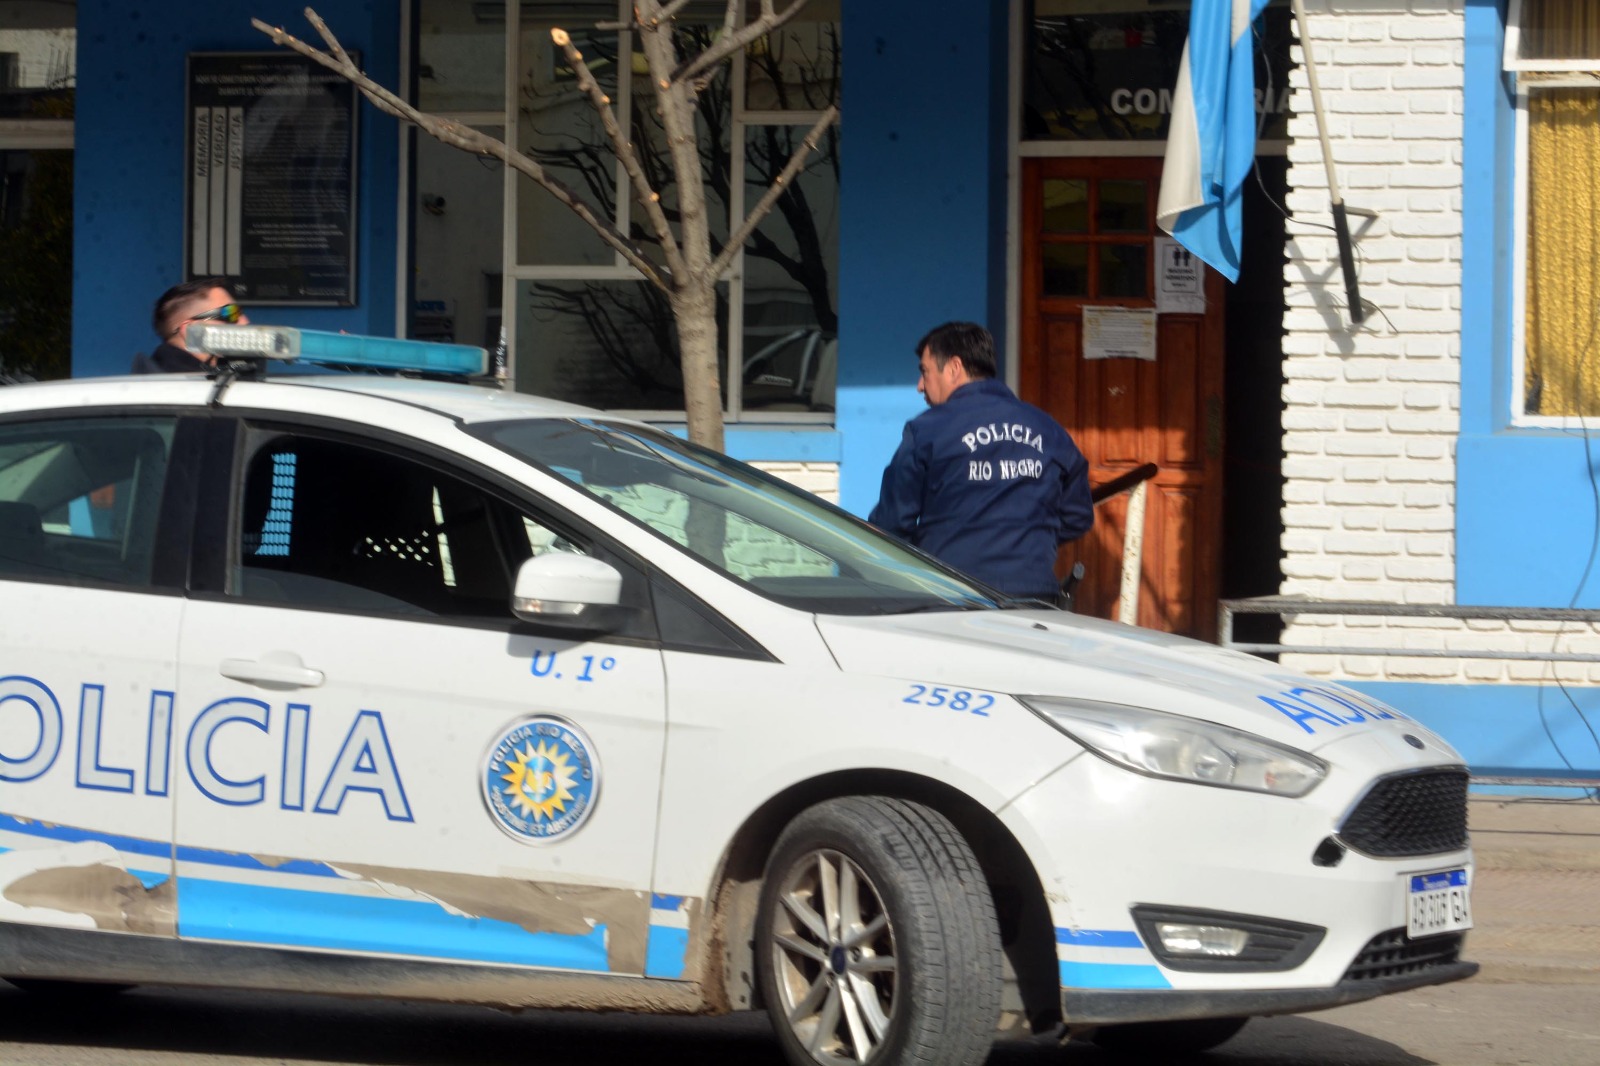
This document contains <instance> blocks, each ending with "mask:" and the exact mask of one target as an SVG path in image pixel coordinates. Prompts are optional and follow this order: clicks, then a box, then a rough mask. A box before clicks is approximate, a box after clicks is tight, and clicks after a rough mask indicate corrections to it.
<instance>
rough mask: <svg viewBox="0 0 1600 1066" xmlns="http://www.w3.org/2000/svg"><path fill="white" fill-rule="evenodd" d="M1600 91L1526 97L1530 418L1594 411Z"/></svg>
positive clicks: (1598, 337)
mask: <svg viewBox="0 0 1600 1066" xmlns="http://www.w3.org/2000/svg"><path fill="white" fill-rule="evenodd" d="M1597 228H1600V92H1597V91H1596V90H1594V89H1548V90H1540V91H1537V92H1534V93H1533V94H1531V95H1530V96H1529V98H1528V251H1527V272H1528V288H1527V307H1526V315H1525V325H1524V331H1525V332H1524V341H1525V347H1526V363H1525V366H1524V376H1523V385H1524V387H1525V389H1526V396H1527V404H1526V407H1527V413H1528V414H1541V415H1600V304H1597V302H1596V301H1597V299H1600V261H1597V259H1596V256H1597V254H1600V235H1597V233H1596V230H1597Z"/></svg>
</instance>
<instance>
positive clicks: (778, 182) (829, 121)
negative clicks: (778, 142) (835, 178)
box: [708, 107, 839, 280]
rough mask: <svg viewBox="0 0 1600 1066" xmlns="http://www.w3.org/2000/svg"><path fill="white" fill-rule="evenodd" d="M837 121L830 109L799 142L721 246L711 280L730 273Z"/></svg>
mask: <svg viewBox="0 0 1600 1066" xmlns="http://www.w3.org/2000/svg"><path fill="white" fill-rule="evenodd" d="M838 117H839V109H838V108H837V107H830V108H828V110H826V111H824V112H823V113H822V117H821V118H819V119H817V124H816V125H815V126H812V127H811V131H810V132H809V133H807V134H806V135H805V138H804V140H802V141H801V142H800V147H799V148H796V149H795V150H794V155H792V156H790V157H789V162H788V164H787V165H786V166H785V167H784V168H783V171H782V172H781V173H780V174H779V175H778V176H777V177H776V178H774V179H773V181H772V184H771V186H769V187H768V188H767V191H766V194H765V195H763V196H762V197H761V200H760V201H759V202H758V203H757V204H756V205H755V206H754V207H752V208H751V209H750V213H749V214H748V215H746V216H745V219H744V222H743V224H742V225H740V226H739V228H738V230H736V231H735V232H734V233H733V235H732V236H730V237H729V238H728V243H726V244H724V245H723V246H722V253H721V254H720V255H718V256H717V258H716V260H715V261H714V262H712V264H711V266H710V268H709V270H708V273H709V274H710V276H711V278H712V280H715V279H717V278H720V277H721V276H722V272H723V271H724V270H727V269H728V264H729V263H731V262H733V257H734V256H735V255H738V254H739V249H740V248H742V247H743V246H744V242H745V241H747V240H749V239H750V234H751V233H752V232H754V231H755V228H756V226H758V225H760V224H761V220H762V219H763V218H766V217H767V213H768V212H770V211H771V210H772V205H773V204H775V203H777V202H778V197H780V196H782V195H783V194H784V193H786V192H788V191H789V190H788V185H789V182H790V180H791V179H793V178H794V176H795V175H796V174H798V173H799V172H800V168H801V167H803V166H804V165H805V162H806V157H807V156H809V155H810V154H811V153H812V152H814V151H816V148H817V140H818V138H820V137H821V136H822V133H823V131H824V130H826V129H827V128H828V127H829V126H831V125H833V123H834V121H835V120H836V119H838Z"/></svg>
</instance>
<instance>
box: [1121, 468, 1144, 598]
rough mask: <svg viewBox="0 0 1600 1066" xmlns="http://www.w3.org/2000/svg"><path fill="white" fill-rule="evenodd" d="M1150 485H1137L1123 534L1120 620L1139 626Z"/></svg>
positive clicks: (1130, 498) (1142, 482) (1130, 502)
mask: <svg viewBox="0 0 1600 1066" xmlns="http://www.w3.org/2000/svg"><path fill="white" fill-rule="evenodd" d="M1149 487H1150V482H1148V481H1141V482H1139V484H1137V485H1135V486H1134V489H1133V495H1132V496H1130V497H1129V498H1128V515H1127V528H1126V529H1124V530H1123V532H1122V588H1121V590H1120V595H1119V596H1118V597H1117V621H1119V622H1123V623H1126V624H1127V625H1130V626H1135V625H1138V624H1139V572H1140V570H1141V569H1143V567H1142V565H1141V563H1142V559H1143V556H1144V497H1145V490H1146V489H1148V488H1149Z"/></svg>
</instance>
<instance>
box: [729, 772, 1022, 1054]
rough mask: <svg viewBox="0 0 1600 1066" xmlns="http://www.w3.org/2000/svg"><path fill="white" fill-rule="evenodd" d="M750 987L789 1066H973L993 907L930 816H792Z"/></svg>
mask: <svg viewBox="0 0 1600 1066" xmlns="http://www.w3.org/2000/svg"><path fill="white" fill-rule="evenodd" d="M755 946H756V973H757V981H758V983H759V985H760V989H761V994H762V997H763V1002H764V1003H765V1004H766V1007H767V1010H768V1013H769V1014H770V1015H771V1016H772V1023H773V1028H774V1029H775V1030H776V1031H777V1034H778V1040H779V1042H780V1043H781V1044H782V1045H783V1050H784V1053H785V1055H787V1057H788V1059H789V1061H790V1062H791V1063H794V1064H795V1066H813V1064H827V1066H837V1064H849V1063H863V1062H866V1061H868V1060H869V1059H870V1060H871V1062H872V1064H873V1066H978V1064H981V1063H982V1062H983V1061H984V1060H985V1059H986V1058H987V1057H988V1055H989V1050H990V1047H991V1045H992V1044H993V1041H994V1033H995V1026H996V1023H997V1021H998V1019H999V1013H1000V983H1001V966H1002V956H1001V951H1000V933H999V927H998V924H997V922H996V920H995V913H994V902H993V900H992V899H991V897H990V895H989V888H988V885H987V883H986V882H985V880H984V876H983V873H982V871H981V870H980V869H979V868H978V863H977V859H976V858H975V857H974V856H973V853H972V848H971V847H970V846H969V845H968V844H967V842H966V840H965V839H963V838H962V836H961V834H960V833H959V832H958V831H957V830H956V828H955V826H954V825H952V824H951V823H950V821H949V819H947V818H945V817H944V816H943V815H942V814H940V813H938V812H937V811H935V810H933V809H931V808H929V807H925V806H922V805H921V804H917V803H911V802H908V801H905V800H899V799H891V798H888V797H885V796H848V797H844V798H841V799H834V800H829V801H827V802H825V803H819V804H817V805H816V806H814V807H811V808H808V809H807V810H805V811H803V812H801V813H800V815H799V816H798V817H796V818H795V819H794V820H793V821H792V822H790V823H789V825H788V827H787V828H785V829H784V831H783V833H782V834H781V835H780V836H779V837H778V841H777V843H776V845H775V846H774V848H773V851H772V855H771V857H770V858H769V860H768V863H767V872H766V878H765V880H764V882H763V884H762V888H761V900H760V909H759V911H758V914H757V919H756V943H755Z"/></svg>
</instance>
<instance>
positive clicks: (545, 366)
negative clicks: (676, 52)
mask: <svg viewBox="0 0 1600 1066" xmlns="http://www.w3.org/2000/svg"><path fill="white" fill-rule="evenodd" d="M607 6H608V5H602V4H579V3H574V2H571V0H568V2H542V0H523V2H522V3H519V4H486V3H466V2H462V0H422V3H421V7H420V15H419V26H418V29H419V33H418V41H419V45H418V49H419V53H418V57H417V64H416V66H417V70H418V76H419V87H420V88H419V93H418V96H419V100H420V101H422V103H423V105H424V106H425V107H426V105H427V103H428V101H429V100H430V99H432V100H437V101H438V102H439V103H440V104H441V105H443V107H445V108H448V109H450V110H452V112H453V117H456V118H457V119H458V120H461V121H466V122H468V123H469V124H473V125H477V126H480V127H488V126H491V125H494V126H497V127H498V129H495V130H493V131H491V132H494V133H496V135H499V134H500V133H501V132H502V131H503V133H504V135H505V137H506V138H507V140H508V141H509V142H510V143H511V144H512V146H513V147H515V148H518V149H520V150H522V151H524V152H526V153H527V154H529V155H531V156H532V157H533V158H534V159H536V160H537V161H538V162H539V163H540V165H541V166H543V167H544V168H545V169H546V170H547V171H548V172H550V173H551V174H552V175H553V176H554V177H556V178H557V179H558V180H560V181H562V182H563V183H565V184H566V185H568V186H570V187H571V188H573V189H575V190H577V191H578V192H579V193H580V195H582V196H583V198H584V199H585V200H587V201H588V202H589V203H590V204H591V205H593V206H594V207H595V208H596V209H598V211H600V212H602V213H604V214H605V215H606V216H608V217H610V218H611V219H612V220H613V221H614V222H615V223H616V225H617V226H618V228H620V229H622V230H623V231H625V232H627V233H628V234H629V235H630V236H631V237H632V238H633V239H634V240H636V241H637V242H638V243H639V244H640V245H641V246H643V247H644V248H645V249H646V254H648V255H651V256H653V257H654V258H657V259H660V258H661V256H660V255H659V252H658V250H657V249H656V247H655V238H654V235H653V234H652V232H651V230H650V228H649V226H648V225H647V223H646V220H645V219H644V218H643V217H642V215H641V213H640V212H639V211H638V210H637V207H636V205H635V204H634V202H633V198H632V189H631V184H630V182H629V181H628V179H627V177H626V175H625V174H624V173H623V172H622V168H621V164H620V163H619V162H618V160H617V159H616V157H615V154H614V153H613V152H612V151H611V148H610V141H609V139H608V138H607V136H606V134H605V132H604V130H603V128H602V126H601V123H600V119H599V116H598V115H597V114H596V112H595V111H594V110H593V107H592V105H591V104H590V103H589V101H588V99H587V98H586V97H585V96H584V95H583V94H582V93H579V92H578V91H577V89H576V86H575V84H574V76H573V73H572V71H571V70H570V69H569V68H568V67H567V66H566V61H565V57H564V55H563V53H562V51H561V50H560V49H559V48H557V47H556V46H555V45H554V44H553V43H552V41H551V39H550V31H551V29H552V28H553V27H557V26H559V27H561V28H562V29H564V30H566V31H567V32H568V33H570V34H571V35H572V37H573V40H574V41H575V42H576V43H577V44H578V47H579V49H580V50H581V51H582V52H583V54H584V57H585V61H586V62H587V63H588V64H589V66H590V69H591V71H592V72H593V73H594V74H595V76H596V77H597V78H598V79H599V80H600V82H601V85H602V87H603V89H604V91H605V93H606V94H607V95H608V96H609V97H610V98H611V100H612V103H613V106H614V108H615V110H616V115H617V118H618V121H619V122H621V123H623V124H624V125H625V126H626V128H628V129H629V130H630V131H631V134H632V140H633V143H634V144H635V145H637V146H638V147H639V151H640V155H641V163H642V165H643V167H644V169H645V171H646V172H647V173H648V174H649V175H650V178H651V182H652V185H653V187H654V188H655V189H656V190H657V191H658V192H659V193H660V195H661V202H662V205H663V207H664V208H665V210H666V213H667V216H668V218H669V220H670V219H674V218H675V216H676V213H677V210H678V201H677V189H676V186H675V184H674V182H673V181H672V174H671V167H670V163H669V159H668V156H667V152H666V148H665V136H664V134H663V132H662V129H661V123H660V120H659V118H658V117H657V116H656V114H655V108H654V93H653V92H652V91H651V88H650V84H649V78H648V72H647V70H646V66H645V60H644V56H643V53H642V48H641V45H640V43H639V42H638V41H637V40H636V39H635V35H634V34H632V33H631V32H628V31H626V30H617V29H600V28H597V25H598V24H601V23H603V22H612V21H615V22H623V23H626V22H627V20H628V14H629V10H630V5H628V4H627V3H619V4H617V6H616V11H615V14H614V16H613V17H612V18H611V19H608V18H607V15H608V12H607V11H606V10H602V8H604V7H607ZM838 8H839V5H838V3H837V2H832V3H827V2H816V0H814V2H813V3H811V4H808V5H807V7H806V8H805V9H804V11H803V12H802V14H801V15H800V16H799V17H798V18H797V19H795V20H793V21H791V22H789V23H788V24H786V25H785V26H783V27H782V28H781V29H780V30H779V31H778V32H776V33H775V34H773V35H771V36H770V37H769V38H767V39H764V40H762V41H759V42H757V43H756V44H755V45H753V46H752V47H750V48H749V49H747V50H746V52H745V53H744V54H742V55H739V56H736V57H735V59H734V61H733V62H732V63H731V64H729V65H727V66H725V67H724V68H723V69H721V70H720V71H719V72H717V74H716V76H715V77H714V78H713V79H712V80H711V81H710V83H709V84H708V85H707V86H706V88H705V90H704V91H703V92H702V93H701V94H700V106H699V113H698V116H697V120H698V134H699V141H700V150H701V155H702V160H703V164H704V165H703V170H702V173H703V174H704V175H705V178H706V196H707V208H708V211H709V213H710V216H711V234H712V241H713V251H714V252H715V250H716V249H717V247H718V245H719V242H721V241H723V240H725V239H726V238H727V236H728V234H729V233H730V232H731V230H732V228H733V227H734V226H735V225H736V224H737V220H740V219H742V218H743V217H744V214H745V212H746V211H747V210H748V208H749V207H750V206H751V205H753V204H754V203H755V202H756V201H757V199H758V198H759V197H760V196H761V195H762V194H763V193H764V192H765V191H766V189H767V187H768V185H769V184H770V183H771V180H772V179H773V178H774V177H775V176H776V175H777V173H778V172H779V171H780V170H781V169H782V168H783V166H784V164H785V163H786V162H787V161H788V160H789V158H790V156H791V154H792V153H793V151H794V149H795V147H796V146H798V145H799V143H800V140H801V138H802V137H803V136H804V135H805V133H806V132H807V131H808V130H809V129H810V128H811V126H812V125H813V124H814V123H815V122H816V121H817V119H818V118H819V117H820V116H821V113H822V112H823V111H824V110H825V109H826V108H827V107H828V106H830V105H831V104H834V103H836V102H837V101H838V97H839V84H840V77H839V74H840V72H839V62H840V50H839V13H838ZM722 11H723V5H722V4H721V3H717V4H713V5H690V6H689V7H688V8H686V9H685V10H684V11H683V12H681V13H680V14H679V15H678V19H677V21H678V24H679V35H680V36H679V40H680V47H681V48H683V49H684V50H685V51H687V50H689V49H690V48H694V47H696V45H697V44H703V43H705V42H709V41H710V40H711V39H712V38H713V36H714V35H715V34H717V33H720V32H721V19H722ZM697 20H698V21H697ZM485 27H489V28H491V29H492V31H493V32H492V33H489V32H485ZM508 41H509V42H510V47H509V48H508V47H507V42H508ZM497 49H498V52H497V51H496V50H497ZM468 52H472V53H473V54H476V55H478V56H480V60H479V61H474V60H471V59H470V58H468V57H467V53H468ZM433 56H438V57H439V58H438V60H437V61H435V60H434V59H433V58H432V57H433ZM491 56H492V57H493V58H494V59H496V60H498V61H499V67H498V69H499V70H501V71H506V75H505V78H504V82H505V90H504V91H503V92H502V93H500V98H499V99H498V100H491V99H490V93H489V91H488V87H487V81H486V80H485V79H484V78H483V77H481V76H479V73H481V71H482V70H484V69H486V68H487V67H488V66H489V65H490V62H491ZM508 68H509V69H508ZM452 70H453V71H454V72H453V73H452ZM452 79H453V83H454V86H455V88H454V89H447V88H446V87H445V85H446V83H449V82H451V81H452ZM491 103H493V104H495V105H496V106H497V110H494V111H493V112H492V113H491V112H490V111H488V110H487V107H488V105H490V104H491ZM451 151H453V150H452V149H447V148H438V149H434V148H431V147H427V148H425V147H424V146H422V145H419V147H418V153H417V156H418V163H417V168H418V187H417V190H416V192H417V196H418V204H419V210H418V213H417V214H416V215H415V216H414V217H415V219H416V227H415V232H416V243H417V253H416V276H417V292H416V302H415V304H414V307H416V308H418V309H419V311H418V313H417V314H415V315H414V317H413V326H412V329H413V333H420V332H428V333H429V335H431V336H436V337H442V336H445V335H446V334H447V333H450V332H453V334H454V337H455V338H456V339H459V340H461V341H464V342H467V343H482V342H483V338H484V337H485V335H486V334H489V333H491V332H492V333H494V334H497V335H502V336H503V337H504V338H505V342H506V351H507V372H508V376H509V377H510V379H511V380H512V382H513V383H514V385H515V387H516V388H517V389H518V390H519V391H524V392H533V393H538V394H540V395H544V396H550V397H553V398H556V399H561V400H568V401H571V402H574V403H582V404H586V405H590V406H595V407H602V408H607V409H610V410H624V411H631V412H639V413H644V414H649V415H665V416H667V417H678V416H679V413H680V412H681V411H682V407H683V382H682V376H681V373H680V370H679V366H678V355H677V337H676V331H675V329H674V323H673V318H672V314H671V309H670V307H669V306H668V304H667V301H666V299H665V298H664V296H663V294H662V293H660V292H659V291H658V290H656V289H655V288H653V287H652V286H651V285H650V284H649V283H648V282H645V281H644V280H642V279H641V278H640V277H639V275H638V274H637V272H636V271H634V270H633V268H632V267H630V266H628V265H627V263H625V262H624V261H623V260H622V259H621V258H620V257H619V256H617V255H616V254H614V253H613V252H612V251H611V250H610V249H609V248H608V247H606V246H605V244H604V243H603V242H602V241H601V240H600V238H599V237H598V236H597V235H596V234H595V233H594V232H593V230H592V229H590V228H589V226H588V224H587V223H585V222H583V221H582V220H581V219H579V218H578V217H577V216H576V215H574V214H573V212H572V211H571V210H570V209H569V208H567V207H566V206H565V205H564V204H562V203H560V202H558V201H557V200H556V199H555V198H554V197H553V196H551V195H550V193H549V192H547V191H546V190H545V189H543V188H540V187H539V186H537V185H535V184H534V183H533V182H532V181H530V180H529V179H527V178H524V177H521V176H520V175H517V174H515V173H514V172H511V173H506V172H505V169H504V168H500V167H498V165H495V166H494V168H493V173H492V175H491V174H490V173H489V172H488V171H487V169H486V168H485V165H484V164H481V163H479V162H478V161H476V160H474V159H472V158H471V157H463V158H464V159H465V160H466V162H465V163H454V162H450V161H446V160H445V159H442V158H439V153H440V152H444V153H448V152H451ZM472 168H477V169H476V170H474V169H472ZM491 180H494V181H499V182H503V184H502V185H501V186H500V188H502V189H503V190H504V195H503V196H500V197H496V196H491V195H489V193H488V189H487V184H488V183H489V182H490V181H491ZM424 185H427V186H429V187H426V188H425V187H423V186H424ZM434 186H437V187H436V188H435V187H434ZM838 189H839V147H838V126H837V124H835V125H834V126H833V127H831V128H830V129H829V130H828V131H827V133H826V135H825V136H824V138H823V141H822V142H821V144H820V145H819V147H818V150H817V151H816V152H814V153H812V154H811V156H810V157H809V159H808V161H807V163H806V166H805V168H804V170H803V171H802V172H801V174H800V175H799V177H798V178H797V179H796V180H795V181H794V182H793V183H792V185H791V187H790V191H789V192H788V193H786V194H785V196H784V197H783V198H782V199H781V200H780V201H779V203H778V205H777V206H776V207H775V208H774V209H773V211H772V212H771V213H770V214H769V215H768V216H767V217H766V219H765V220H764V221H763V222H762V224H761V225H760V227H759V228H758V229H757V231H756V233H755V234H754V235H753V236H752V237H751V238H750V240H749V241H747V242H746V244H745V246H744V249H743V251H742V254H741V255H740V257H739V258H738V259H736V260H735V261H734V264H733V266H732V269H731V270H730V271H729V274H728V277H727V278H726V279H725V281H724V282H723V284H721V285H720V286H719V287H718V300H717V303H718V325H719V337H720V342H721V351H720V359H721V365H722V368H723V397H724V403H725V408H726V414H727V416H728V417H729V418H730V419H734V420H741V419H742V420H761V419H763V418H781V419H784V420H794V419H795V418H797V417H798V418H801V419H808V418H815V419H818V420H825V419H827V418H828V417H830V416H829V414H828V413H829V412H831V411H832V410H833V405H834V377H835V358H836V356H835V352H836V337H837V334H838V248H839V238H838ZM474 190H476V191H474ZM458 191H459V195H456V193H457V192H458ZM430 197H432V199H430ZM458 203H459V206H458ZM430 204H431V205H432V207H430ZM502 205H503V207H502ZM430 211H432V212H433V214H432V215H430V214H429V212H430ZM436 231H437V232H436ZM486 232H487V233H490V234H494V235H496V236H497V237H499V236H500V235H502V234H503V244H502V245H501V247H500V248H499V251H500V253H501V260H500V262H499V263H498V264H497V265H496V266H495V268H494V269H492V270H491V269H490V268H489V266H488V265H487V264H486V263H483V262H481V261H479V262H474V263H471V264H467V266H468V267H469V268H470V269H461V268H459V267H458V268H457V269H454V270H448V271H447V270H442V269H435V268H434V266H433V265H432V264H431V263H430V261H429V255H430V253H429V252H428V249H429V248H436V249H437V254H438V255H439V256H440V257H441V258H440V260H439V261H440V262H445V261H450V260H451V259H452V257H453V259H460V258H461V256H462V255H463V254H470V255H476V256H477V258H478V260H482V259H483V258H484V252H485V250H486V249H484V247H483V246H482V245H483V242H482V240H481V236H482V235H483V234H484V233H486ZM474 235H477V236H476V237H475V236H474ZM430 242H431V243H430ZM474 242H475V243H474ZM474 248H475V249H476V250H475V251H470V252H464V251H463V250H466V249H474ZM472 285H476V286H478V287H479V289H478V290H477V293H476V296H470V298H469V293H468V289H469V287H470V286H472ZM489 287H493V288H495V289H497V290H498V291H497V292H496V293H495V295H494V298H493V300H492V301H491V300H490V299H489V298H488V297H486V296H485V295H484V293H483V290H484V289H486V288H489ZM452 288H453V289H455V290H460V291H459V292H451V293H446V292H445V290H447V289H452ZM468 306H470V307H471V309H472V314H470V315H463V314H462V313H461V311H462V309H463V308H465V307H468ZM480 309H481V310H480ZM502 309H503V315H502ZM479 313H482V314H484V316H485V318H484V322H483V325H482V326H481V327H480V326H479V324H478V322H477V320H476V316H477V314H479ZM502 322H503V323H504V326H503V333H501V330H502V325H501V324H502ZM430 326H431V327H432V328H431V329H430V328H429V327H430ZM444 327H448V329H447V328H444ZM497 339H498V338H497Z"/></svg>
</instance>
